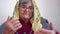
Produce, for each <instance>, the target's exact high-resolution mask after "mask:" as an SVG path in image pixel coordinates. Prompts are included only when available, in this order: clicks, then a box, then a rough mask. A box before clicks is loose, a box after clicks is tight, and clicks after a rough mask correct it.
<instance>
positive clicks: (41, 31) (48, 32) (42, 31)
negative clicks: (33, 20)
mask: <svg viewBox="0 0 60 34" xmlns="http://www.w3.org/2000/svg"><path fill="white" fill-rule="evenodd" d="M36 34H55V30H54V29H53V25H52V23H50V30H47V29H43V28H42V29H39V30H38V31H37V32H36Z"/></svg>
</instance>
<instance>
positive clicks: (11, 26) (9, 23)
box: [2, 17, 22, 34]
mask: <svg viewBox="0 0 60 34" xmlns="http://www.w3.org/2000/svg"><path fill="white" fill-rule="evenodd" d="M21 27H22V25H21V23H20V22H19V19H18V18H10V17H8V18H7V20H6V22H5V27H4V31H3V32H2V34H14V33H15V32H16V31H17V30H18V29H19V28H21Z"/></svg>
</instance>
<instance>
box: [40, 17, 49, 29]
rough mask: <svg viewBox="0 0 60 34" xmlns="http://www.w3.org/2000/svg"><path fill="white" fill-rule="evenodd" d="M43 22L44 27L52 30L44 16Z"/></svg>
mask: <svg viewBox="0 0 60 34" xmlns="http://www.w3.org/2000/svg"><path fill="white" fill-rule="evenodd" d="M41 24H42V28H45V29H48V30H50V27H49V22H48V20H47V19H44V18H43V17H41Z"/></svg>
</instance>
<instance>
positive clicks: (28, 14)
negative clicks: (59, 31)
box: [2, 0, 55, 34]
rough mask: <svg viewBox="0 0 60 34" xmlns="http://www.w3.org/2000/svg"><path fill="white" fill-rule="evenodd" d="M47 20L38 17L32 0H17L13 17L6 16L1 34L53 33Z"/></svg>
mask: <svg viewBox="0 0 60 34" xmlns="http://www.w3.org/2000/svg"><path fill="white" fill-rule="evenodd" d="M47 29H50V28H49V24H48V21H47V20H46V19H43V18H41V17H40V14H39V11H38V8H37V6H36V4H35V2H34V0H19V1H18V2H17V4H16V6H15V10H14V13H13V17H12V18H10V17H8V19H7V21H6V23H5V27H4V31H3V32H2V34H55V31H54V30H53V28H51V29H52V30H47Z"/></svg>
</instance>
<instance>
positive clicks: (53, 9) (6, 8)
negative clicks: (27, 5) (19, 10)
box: [0, 0, 60, 32]
mask: <svg viewBox="0 0 60 34" xmlns="http://www.w3.org/2000/svg"><path fill="white" fill-rule="evenodd" d="M17 1H18V0H0V26H1V25H2V24H3V23H4V22H5V21H6V19H7V17H8V16H10V17H12V14H13V10H14V6H15V4H16V2H17ZM36 3H37V5H38V7H39V11H40V13H41V16H42V17H44V18H46V19H47V20H48V21H49V22H50V21H51V22H52V23H53V25H54V29H56V30H57V31H59V32H60V0H36Z"/></svg>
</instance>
